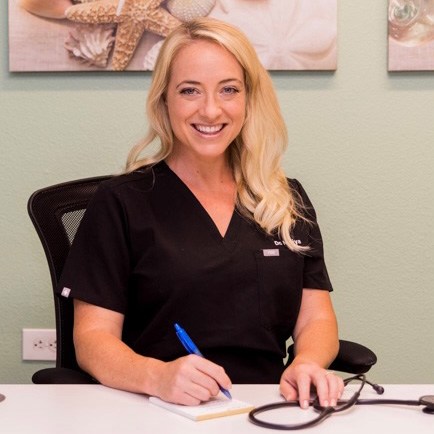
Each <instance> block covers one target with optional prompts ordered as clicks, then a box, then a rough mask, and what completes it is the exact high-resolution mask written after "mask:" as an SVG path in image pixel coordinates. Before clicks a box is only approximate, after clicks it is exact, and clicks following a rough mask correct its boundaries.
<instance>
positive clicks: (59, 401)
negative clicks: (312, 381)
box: [0, 385, 434, 434]
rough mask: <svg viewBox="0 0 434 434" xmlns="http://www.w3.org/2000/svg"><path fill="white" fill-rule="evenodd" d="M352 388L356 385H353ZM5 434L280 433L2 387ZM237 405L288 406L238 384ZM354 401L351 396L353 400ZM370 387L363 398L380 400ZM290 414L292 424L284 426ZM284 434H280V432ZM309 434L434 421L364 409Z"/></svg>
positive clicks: (373, 432)
mask: <svg viewBox="0 0 434 434" xmlns="http://www.w3.org/2000/svg"><path fill="white" fill-rule="evenodd" d="M384 387H385V389H386V392H385V394H384V395H382V397H384V398H398V399H418V398H419V397H420V396H422V395H430V394H431V395H432V394H434V385H385V386H384ZM348 388H349V389H350V388H352V386H348ZM0 393H1V394H3V395H5V396H6V399H5V400H4V401H3V402H0V432H1V433H2V434H72V433H74V434H75V433H77V434H88V433H89V434H99V433H104V434H112V433H113V434H139V433H140V434H141V433H152V434H160V433H161V434H194V433H201V434H204V433H205V434H217V433H218V434H244V433H266V432H273V431H271V430H267V429H265V428H261V427H258V426H256V425H253V424H252V423H250V422H249V421H248V420H247V414H241V415H235V416H228V417H224V418H220V419H212V420H206V421H201V422H194V421H191V420H189V419H186V418H184V417H182V416H179V415H177V414H174V413H171V412H169V411H167V410H164V409H162V408H159V407H156V406H154V405H152V404H149V402H148V399H147V397H146V396H142V395H135V394H132V393H128V392H122V391H118V390H113V389H109V388H106V387H104V386H98V385H95V386H93V385H0ZM232 395H233V397H234V398H237V399H240V400H243V401H246V402H249V403H251V404H253V405H256V406H258V405H261V404H266V403H270V402H275V401H280V400H282V398H281V397H280V396H279V392H278V387H277V386H276V385H235V386H234V387H233V389H232ZM345 396H346V395H344V397H345ZM376 397H378V395H376V393H375V392H373V391H372V389H371V388H370V387H369V386H368V385H366V388H365V390H364V392H363V393H362V398H376ZM310 411H312V410H306V411H303V410H300V409H299V408H287V409H285V410H276V411H274V412H272V413H273V414H271V413H270V414H264V415H263V416H262V418H263V419H264V420H268V421H274V422H284V423H297V422H301V421H302V420H303V418H305V417H306V416H308V414H309V413H308V412H310ZM283 415H284V416H285V419H282V417H283ZM275 432H277V431H275ZM301 432H308V433H310V432H315V433H318V434H321V433H333V434H341V433H342V434H357V433H360V434H362V433H363V434H366V433H369V434H377V433H385V434H388V433H393V434H401V433H402V434H404V433H405V434H408V433H414V434H425V433H426V434H428V433H429V434H433V433H434V415H429V414H425V413H423V412H422V407H406V406H391V405H384V406H369V407H368V406H360V407H354V408H352V409H350V410H348V411H347V412H345V413H341V414H339V415H333V416H331V417H329V418H328V419H326V420H325V421H323V422H322V423H321V424H319V425H317V426H315V427H313V428H310V429H307V430H303V431H301Z"/></svg>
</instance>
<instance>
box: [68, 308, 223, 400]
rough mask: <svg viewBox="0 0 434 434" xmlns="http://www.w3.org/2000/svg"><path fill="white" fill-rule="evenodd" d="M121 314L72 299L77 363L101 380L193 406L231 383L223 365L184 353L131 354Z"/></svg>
mask: <svg viewBox="0 0 434 434" xmlns="http://www.w3.org/2000/svg"><path fill="white" fill-rule="evenodd" d="M123 322H124V315H122V314H120V313H118V312H115V311H112V310H108V309H104V308H102V307H98V306H94V305H92V304H89V303H86V302H84V301H80V300H74V345H75V350H76V355H77V361H78V364H79V366H80V367H81V368H82V369H83V370H84V371H86V372H88V373H89V374H90V375H92V376H93V377H94V378H96V379H97V380H98V381H99V382H100V383H101V384H104V385H106V386H109V387H113V388H116V389H122V390H127V391H130V392H138V393H146V394H149V395H154V396H158V397H160V398H162V399H164V400H165V401H170V402H175V403H178V404H185V405H197V404H199V402H200V401H207V400H209V399H210V397H211V396H215V395H217V394H218V392H219V387H218V384H217V383H219V384H221V385H222V386H223V387H224V388H230V387H231V382H230V379H229V377H228V376H227V375H226V373H225V371H224V369H223V368H222V367H221V366H218V365H216V364H215V363H212V362H210V361H209V360H206V359H204V358H201V357H198V356H195V355H189V356H186V357H181V358H179V359H177V360H174V361H173V362H162V361H161V360H157V359H153V358H151V357H143V356H141V355H139V354H137V353H135V352H134V351H133V350H132V349H131V348H129V347H128V346H127V345H126V344H124V343H123V342H122V340H121V337H122V327H123Z"/></svg>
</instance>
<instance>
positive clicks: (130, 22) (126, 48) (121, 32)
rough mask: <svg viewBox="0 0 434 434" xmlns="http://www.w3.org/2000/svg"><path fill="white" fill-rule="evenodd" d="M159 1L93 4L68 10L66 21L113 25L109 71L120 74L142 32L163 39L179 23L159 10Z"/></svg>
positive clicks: (101, 0)
mask: <svg viewBox="0 0 434 434" xmlns="http://www.w3.org/2000/svg"><path fill="white" fill-rule="evenodd" d="M161 3H163V0H96V1H93V2H86V3H82V4H77V5H75V6H70V7H69V8H68V9H67V10H66V12H65V15H66V18H67V19H68V20H70V21H75V22H78V23H86V24H106V23H115V24H117V31H116V42H115V49H114V53H113V62H112V65H113V66H112V69H113V70H115V71H123V70H124V69H125V68H126V67H127V65H128V63H129V62H130V60H131V58H132V56H133V54H134V51H135V50H136V48H137V45H138V44H139V42H140V39H141V37H142V35H143V32H144V31H145V30H147V31H149V32H152V33H156V34H157V35H160V36H167V35H168V34H169V33H170V32H171V31H172V30H173V29H174V28H176V27H178V26H179V24H181V22H180V21H179V20H177V19H176V18H175V17H173V16H172V15H170V13H169V12H167V11H166V10H165V9H163V8H161V7H160V4H161Z"/></svg>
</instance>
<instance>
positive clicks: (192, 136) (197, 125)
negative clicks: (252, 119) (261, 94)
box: [166, 41, 246, 161]
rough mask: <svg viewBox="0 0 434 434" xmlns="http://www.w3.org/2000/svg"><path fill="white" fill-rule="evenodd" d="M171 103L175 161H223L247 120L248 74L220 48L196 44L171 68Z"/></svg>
mask: <svg viewBox="0 0 434 434" xmlns="http://www.w3.org/2000/svg"><path fill="white" fill-rule="evenodd" d="M166 103H167V107H168V113H169V119H170V123H171V126H172V130H173V133H174V136H175V139H174V152H175V155H178V156H184V157H187V158H194V159H199V160H208V161H209V160H212V159H216V158H217V159H218V158H222V157H224V155H225V151H226V150H227V148H228V146H229V145H230V144H231V143H232V141H233V140H234V139H235V138H236V137H237V136H238V134H239V133H240V131H241V128H242V126H243V123H244V119H245V114H246V90H245V84H244V73H243V69H242V68H241V66H240V64H239V63H238V61H237V60H236V59H235V57H234V56H233V55H232V54H230V53H229V52H228V51H226V50H225V49H224V48H222V47H220V46H219V45H217V44H214V43H212V42H206V41H196V42H194V43H192V44H191V45H188V46H186V47H184V48H182V49H181V50H180V51H179V53H178V54H177V56H176V57H175V59H174V61H173V63H172V70H171V77H170V81H169V84H168V89H167V95H166Z"/></svg>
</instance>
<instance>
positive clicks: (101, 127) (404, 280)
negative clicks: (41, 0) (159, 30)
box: [0, 0, 434, 383]
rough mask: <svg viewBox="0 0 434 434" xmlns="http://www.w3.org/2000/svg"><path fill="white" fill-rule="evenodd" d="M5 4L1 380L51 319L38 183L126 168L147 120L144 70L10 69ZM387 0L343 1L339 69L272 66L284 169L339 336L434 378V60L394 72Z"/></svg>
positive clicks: (385, 363)
mask: <svg viewBox="0 0 434 434" xmlns="http://www.w3.org/2000/svg"><path fill="white" fill-rule="evenodd" d="M6 3H7V2H1V5H0V16H1V18H0V20H1V21H0V22H1V26H0V29H1V30H0V32H1V33H0V65H1V66H0V126H1V127H0V144H1V146H2V151H3V152H2V158H1V159H0V167H1V170H0V180H1V185H2V191H3V193H2V201H1V202H2V212H1V214H0V235H1V240H0V253H1V255H0V256H1V258H0V261H1V262H0V270H1V274H0V276H1V280H0V282H1V284H0V330H1V338H0V349H1V351H0V383H2V382H3V383H4V382H13V383H26V382H29V381H30V377H31V374H32V373H33V372H34V371H35V370H36V369H38V368H40V367H42V366H50V365H49V364H48V363H47V364H42V363H30V362H22V361H21V349H20V347H21V329H22V328H24V327H32V328H40V327H54V314H53V302H52V298H51V288H50V280H49V274H48V269H47V265H46V263H45V258H44V254H43V251H42V248H41V246H40V244H39V240H38V239H37V236H36V234H35V232H34V230H33V228H32V226H31V223H30V220H29V218H28V216H27V212H26V202H27V199H28V197H29V196H30V194H31V193H32V192H33V191H34V190H36V189H38V188H41V187H43V186H47V185H50V184H53V183H57V182H62V181H67V180H70V179H75V178H80V177H87V176H95V175H99V174H106V173H112V172H117V171H118V170H119V169H120V168H121V167H122V165H123V163H124V160H125V157H126V154H127V152H128V150H129V148H130V146H131V145H133V144H134V143H135V141H136V140H138V139H139V138H140V137H141V136H142V134H143V132H144V130H145V127H146V123H145V117H144V101H145V97H146V90H147V89H148V87H149V82H150V75H149V74H148V73H123V74H98V73H88V74H69V73H64V74H51V73H49V74H9V73H8V72H7V64H8V62H7V55H8V48H7V5H6ZM386 19H387V1H386V0H384V1H378V0H364V1H363V2H355V1H349V0H340V1H339V15H338V21H339V22H338V26H339V28H338V34H339V44H338V49H339V62H338V70H337V72H336V73H327V72H326V73H324V72H323V73H318V72H299V73H291V72H280V73H273V74H272V77H273V81H274V83H275V85H276V88H277V91H278V94H279V98H280V102H281V105H282V110H283V113H284V116H285V119H286V121H287V124H288V130H289V137H290V141H289V148H288V152H287V155H286V158H285V168H286V171H287V174H288V176H291V177H296V178H298V179H299V180H300V181H301V182H302V183H303V185H304V186H305V188H306V189H307V191H308V192H309V194H310V196H311V199H312V200H313V202H314V204H315V206H316V209H317V212H318V214H319V219H320V223H321V227H322V231H323V236H324V239H325V244H326V255H327V262H328V266H329V272H330V275H331V277H332V280H333V283H334V287H335V292H334V293H333V301H334V304H335V307H336V311H337V314H338V317H339V322H340V330H341V337H342V338H344V339H345V338H346V339H351V340H355V341H358V342H360V343H363V344H365V345H367V346H369V347H371V348H372V349H373V350H374V351H375V352H376V353H377V355H378V358H379V363H378V365H377V366H376V367H375V368H374V369H373V370H372V374H371V376H372V377H373V379H374V380H375V381H378V382H386V383H387V382H390V383H402V382H421V383H428V382H429V383H433V382H434V367H433V363H432V362H433V360H434V346H433V338H432V333H431V330H432V329H433V326H434V319H433V318H434V313H433V311H434V291H433V281H434V258H433V256H434V255H433V247H434V223H433V222H434V203H433V202H434V201H433V198H434V182H433V176H432V168H433V162H434V161H433V160H434V143H433V142H434V73H395V74H388V73H387V61H386V60H387V26H386Z"/></svg>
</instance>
